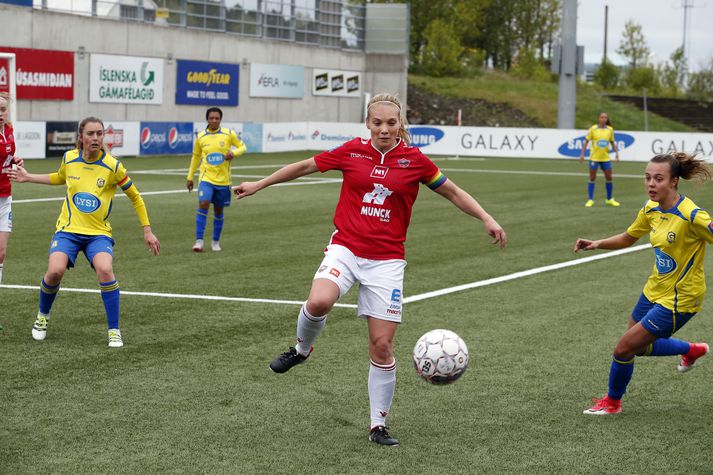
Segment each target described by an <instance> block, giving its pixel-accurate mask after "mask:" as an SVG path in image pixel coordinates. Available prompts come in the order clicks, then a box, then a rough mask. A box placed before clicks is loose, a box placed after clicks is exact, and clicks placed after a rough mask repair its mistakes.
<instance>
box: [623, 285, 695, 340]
mask: <svg viewBox="0 0 713 475" xmlns="http://www.w3.org/2000/svg"><path fill="white" fill-rule="evenodd" d="M695 314H696V313H695V312H693V313H681V312H674V311H673V310H669V309H667V308H666V307H663V306H661V305H659V304H657V303H656V304H655V303H653V302H651V301H650V300H649V299H647V298H646V296H645V295H644V294H641V297H639V301H638V302H636V307H634V310H632V312H631V318H632V319H633V320H634V321H635V322H636V323H639V322H641V325H642V326H643V327H644V328H645V329H646V330H647V331H648V332H649V333H651V334H652V335H655V336H657V337H659V338H668V337H670V336H671V335H673V334H674V333H676V332H677V331H678V330H680V329H681V327H683V326H684V325H685V324H686V323H688V321H689V320H690V319H691V318H693V316H694V315H695Z"/></svg>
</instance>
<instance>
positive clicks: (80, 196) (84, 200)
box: [72, 192, 101, 214]
mask: <svg viewBox="0 0 713 475" xmlns="http://www.w3.org/2000/svg"><path fill="white" fill-rule="evenodd" d="M72 203H74V206H75V207H76V208H77V209H78V210H79V211H81V212H82V213H87V214H89V213H93V212H94V211H96V210H98V209H99V206H101V202H100V201H99V198H97V197H96V196H94V195H93V194H91V193H85V192H81V193H76V194H75V195H74V196H72Z"/></svg>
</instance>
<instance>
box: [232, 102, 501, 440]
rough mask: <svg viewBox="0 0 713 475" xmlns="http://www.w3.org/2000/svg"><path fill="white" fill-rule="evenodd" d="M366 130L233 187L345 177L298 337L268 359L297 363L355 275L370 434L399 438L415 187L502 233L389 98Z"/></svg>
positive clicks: (280, 364)
mask: <svg viewBox="0 0 713 475" xmlns="http://www.w3.org/2000/svg"><path fill="white" fill-rule="evenodd" d="M366 126H367V128H368V129H369V131H370V132H371V138H369V139H362V138H355V139H353V140H350V141H349V142H346V143H345V144H343V145H341V146H340V147H338V148H336V149H334V150H332V151H329V152H324V153H320V154H319V155H317V156H315V157H312V158H309V159H307V160H303V161H300V162H296V163H293V164H291V165H287V166H286V167H284V168H282V169H280V170H278V171H276V172H274V173H273V174H272V175H270V176H268V177H267V178H263V179H262V180H260V181H257V182H246V183H241V184H240V185H238V186H236V187H235V188H233V191H234V192H235V193H236V195H237V197H238V198H243V197H246V196H249V195H252V194H253V193H256V192H257V191H259V190H261V189H263V188H265V187H267V186H270V185H274V184H276V183H281V182H285V181H289V180H294V179H295V178H298V177H301V176H304V175H308V174H310V173H314V172H317V171H319V172H326V171H329V170H339V171H341V172H342V175H343V178H344V179H343V183H342V189H341V194H340V196H339V202H338V204H337V209H336V212H335V215H334V225H335V228H336V230H335V231H334V233H333V234H332V237H331V240H330V242H329V244H328V246H327V248H326V250H325V253H324V260H323V261H322V263H321V265H320V266H319V267H318V269H317V272H316V273H315V275H314V280H313V281H312V289H311V290H310V293H309V297H308V299H307V302H306V303H305V304H304V305H303V306H302V308H301V309H300V312H299V315H298V317H297V344H296V345H295V347H291V348H290V349H289V350H288V351H286V352H285V353H282V354H281V355H279V356H278V357H277V358H275V359H274V360H273V361H272V362H271V363H270V368H271V369H272V370H273V371H275V372H276V373H284V372H286V371H288V370H289V369H290V368H292V367H293V366H295V365H297V364H300V363H303V362H304V361H306V360H307V358H308V357H309V355H310V353H311V352H312V345H313V343H314V342H315V340H316V339H317V336H318V335H319V334H320V332H321V331H322V329H323V327H324V325H325V323H326V321H327V314H328V313H329V311H330V310H331V309H332V307H333V306H334V304H335V303H336V302H337V300H339V298H340V297H341V296H342V295H344V294H346V293H347V292H348V291H349V289H351V287H352V286H354V285H355V284H356V283H359V296H358V305H357V315H358V316H359V317H361V318H365V319H366V321H367V327H368V331H369V356H370V358H371V365H370V369H369V381H368V392H369V405H370V411H371V425H370V432H369V440H371V441H372V442H374V443H376V444H380V445H388V446H396V445H398V444H399V442H398V440H396V439H395V438H393V437H392V436H391V435H390V433H389V431H388V430H387V427H386V416H387V414H388V413H389V411H390V410H391V402H392V398H393V395H394V390H395V388H396V360H395V359H394V350H393V340H394V335H395V333H396V328H397V326H398V324H399V323H400V322H401V307H402V303H403V277H404V268H405V267H406V261H405V260H404V241H405V240H406V231H407V229H408V225H409V222H410V220H411V209H412V206H413V203H414V201H415V200H416V196H417V195H418V192H419V189H420V185H421V184H423V185H426V186H427V187H429V188H430V189H431V190H433V191H435V192H436V193H438V194H440V195H441V196H443V197H445V198H446V199H448V200H449V201H451V202H452V203H453V204H454V205H455V206H456V207H458V208H459V209H460V210H461V211H463V212H465V213H467V214H469V215H470V216H472V217H474V218H476V219H479V220H481V221H482V222H483V224H484V226H485V231H486V232H487V233H488V234H489V235H490V236H491V237H492V238H493V243H495V244H498V245H500V247H504V246H505V244H506V242H507V236H506V234H505V231H504V230H503V229H502V228H501V227H500V225H499V224H498V223H497V222H496V221H495V220H494V219H493V218H492V217H491V216H490V215H489V214H488V213H486V212H485V210H484V209H483V208H482V207H481V206H480V205H479V204H478V202H477V201H476V200H475V199H474V198H473V197H472V196H471V195H469V194H468V193H467V192H465V191H463V190H462V189H461V188H459V187H458V186H456V184H455V183H453V182H452V181H450V180H448V179H446V177H445V176H444V175H443V173H441V171H440V170H439V169H438V167H436V165H434V163H433V162H432V161H431V160H430V159H429V158H428V157H426V156H425V155H424V154H422V153H421V151H420V150H419V149H418V148H416V147H411V146H409V136H408V132H407V130H406V119H405V118H404V115H403V110H402V108H401V103H400V102H399V101H398V99H397V98H396V97H394V96H391V95H388V94H379V95H376V96H374V97H373V98H372V99H371V101H370V102H369V106H368V108H367V119H366Z"/></svg>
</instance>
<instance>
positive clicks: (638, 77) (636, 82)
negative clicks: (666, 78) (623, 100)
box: [626, 66, 659, 93]
mask: <svg viewBox="0 0 713 475" xmlns="http://www.w3.org/2000/svg"><path fill="white" fill-rule="evenodd" d="M626 85H627V86H629V87H630V88H631V89H633V90H635V91H638V92H643V90H644V89H646V90H647V92H649V93H657V92H659V80H658V76H657V74H656V68H654V67H653V66H641V67H638V68H636V69H629V70H628V71H627V73H626Z"/></svg>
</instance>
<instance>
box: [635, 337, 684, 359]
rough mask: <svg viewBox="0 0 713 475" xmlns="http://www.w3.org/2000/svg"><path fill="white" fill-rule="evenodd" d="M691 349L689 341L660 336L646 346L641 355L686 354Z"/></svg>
mask: <svg viewBox="0 0 713 475" xmlns="http://www.w3.org/2000/svg"><path fill="white" fill-rule="evenodd" d="M690 350H691V344H690V343H688V342H687V341H683V340H677V339H675V338H659V339H658V340H656V341H655V342H653V343H652V344H650V345H649V346H648V348H646V351H645V352H644V353H643V354H642V355H641V356H673V355H685V354H686V353H688V352H689V351H690Z"/></svg>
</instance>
